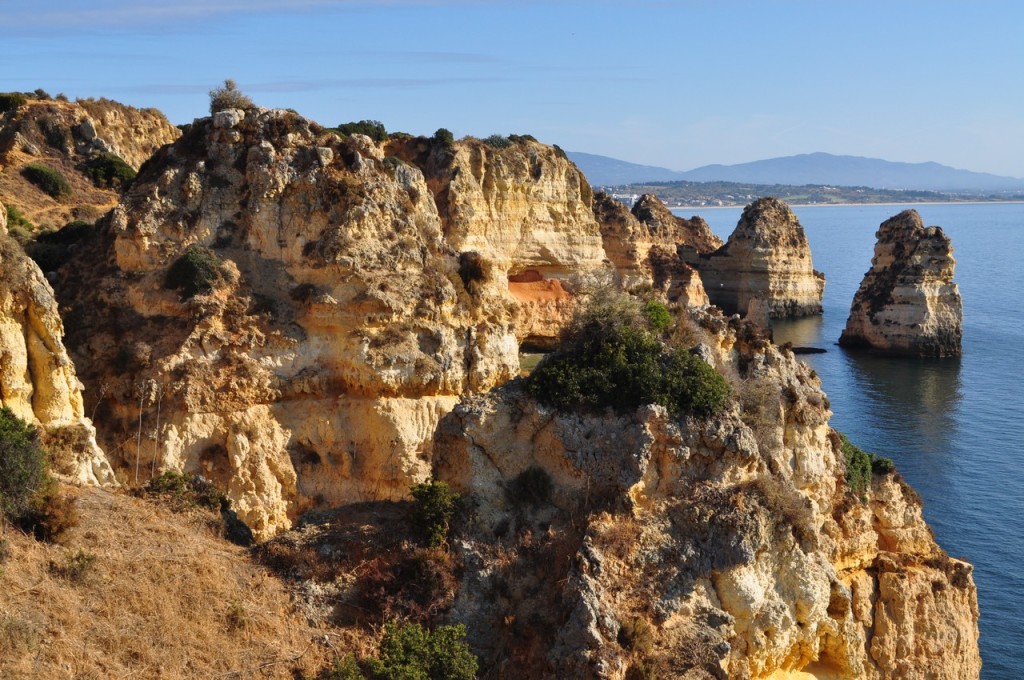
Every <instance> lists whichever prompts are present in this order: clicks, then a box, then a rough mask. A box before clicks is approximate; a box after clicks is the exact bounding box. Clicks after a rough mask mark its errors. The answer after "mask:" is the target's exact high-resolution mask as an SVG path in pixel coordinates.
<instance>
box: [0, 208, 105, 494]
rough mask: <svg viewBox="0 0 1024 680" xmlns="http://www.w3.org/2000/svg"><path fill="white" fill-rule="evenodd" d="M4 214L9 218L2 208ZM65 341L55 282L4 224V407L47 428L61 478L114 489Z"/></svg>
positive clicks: (0, 280) (0, 266)
mask: <svg viewBox="0 0 1024 680" xmlns="http://www.w3.org/2000/svg"><path fill="white" fill-rule="evenodd" d="M0 213H2V214H4V215H5V216H6V210H5V209H4V207H3V204H0ZM63 335H64V326H63V324H62V322H61V318H60V316H59V315H58V313H57V303H56V301H55V300H54V297H53V291H52V289H51V288H50V284H49V283H47V281H46V279H45V278H44V277H43V273H42V272H41V271H39V267H37V266H36V264H35V263H34V262H33V261H32V260H30V259H29V258H28V257H27V256H26V255H25V254H24V253H23V252H22V251H21V248H20V247H19V246H18V245H17V244H16V243H14V242H13V240H12V239H11V238H10V237H9V236H7V234H6V228H5V225H4V223H3V221H0V406H5V407H7V408H9V409H11V410H12V411H13V412H14V413H15V415H17V416H18V417H19V418H22V419H23V420H26V421H27V422H29V423H33V424H35V425H38V426H40V427H41V429H42V431H43V439H44V443H45V444H46V445H47V448H49V449H50V452H51V454H52V456H53V462H54V466H55V470H56V472H58V473H59V474H60V475H62V476H64V477H66V478H67V479H69V480H72V481H76V482H80V483H92V484H110V483H113V482H114V476H113V472H112V470H111V468H110V465H109V463H108V462H107V459H106V456H105V455H104V454H103V452H102V451H101V450H100V449H99V447H98V446H97V445H96V438H95V431H94V430H93V427H92V424H91V423H90V421H89V419H88V418H86V417H85V414H84V411H83V408H82V393H81V385H80V383H79V382H78V378H77V377H76V376H75V367H74V366H73V365H72V363H71V360H70V359H69V358H68V355H67V352H66V351H65V349H64V343H63Z"/></svg>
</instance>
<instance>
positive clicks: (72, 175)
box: [0, 99, 181, 228]
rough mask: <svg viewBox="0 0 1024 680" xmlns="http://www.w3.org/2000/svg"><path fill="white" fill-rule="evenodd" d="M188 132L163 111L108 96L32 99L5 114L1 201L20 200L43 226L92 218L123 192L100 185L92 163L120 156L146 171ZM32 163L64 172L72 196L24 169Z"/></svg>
mask: <svg viewBox="0 0 1024 680" xmlns="http://www.w3.org/2000/svg"><path fill="white" fill-rule="evenodd" d="M180 135H181V132H180V131H179V130H178V128H176V127H175V126H173V125H171V124H170V122H168V120H167V118H165V117H164V115H163V114H162V113H160V112H159V111H157V110H155V109H144V110H140V109H136V108H133V107H131V106H126V105H124V104H120V103H118V102H114V101H111V100H108V99H98V100H96V99H80V100H77V101H74V102H69V101H64V100H56V99H42V100H36V99H30V100H29V101H27V102H26V103H25V104H24V105H22V106H21V107H20V108H18V109H17V110H15V111H10V112H7V113H5V114H3V116H2V117H0V200H3V201H5V202H7V204H8V205H14V206H16V207H17V208H18V209H19V210H21V212H22V213H24V214H25V215H26V217H27V218H28V219H29V220H30V221H31V222H32V223H33V224H35V225H36V226H37V227H48V228H59V227H61V226H63V225H64V224H66V223H67V222H70V221H71V220H73V219H84V220H87V221H92V220H94V219H96V218H97V217H99V216H100V215H101V214H102V213H104V212H106V211H107V210H108V209H110V208H111V207H113V205H114V204H115V203H116V202H117V199H118V190H117V189H116V188H110V187H106V186H97V185H96V184H95V183H94V182H93V181H92V180H91V179H90V178H89V177H88V176H87V167H88V165H89V163H90V162H91V161H94V160H95V159H97V158H99V157H100V156H102V155H103V154H112V155H113V156H117V157H118V158H120V159H122V160H123V161H124V162H126V163H127V164H128V165H129V166H130V167H132V168H133V169H135V170H138V169H139V167H140V166H141V165H142V164H143V163H144V162H145V161H146V160H147V159H148V158H149V157H150V156H152V155H153V152H155V151H156V150H157V149H158V148H160V147H161V146H163V145H164V144H169V143H170V142H173V141H174V140H175V139H177V138H178V137H179V136H180ZM30 163H39V164H43V165H46V166H48V167H50V168H52V169H53V170H56V171H57V172H59V173H61V175H63V176H64V178H65V179H66V180H67V181H68V183H69V185H70V187H71V194H70V195H69V196H64V197H59V198H55V197H53V196H50V195H48V194H46V193H45V192H43V191H41V190H40V189H39V188H37V187H36V186H34V185H33V184H32V183H31V182H29V181H28V180H26V179H25V177H23V176H22V174H21V170H22V169H23V168H24V167H25V166H26V165H28V164H30Z"/></svg>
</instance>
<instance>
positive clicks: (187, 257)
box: [164, 245, 221, 300]
mask: <svg viewBox="0 0 1024 680" xmlns="http://www.w3.org/2000/svg"><path fill="white" fill-rule="evenodd" d="M220 266H221V262H220V259H219V258H218V257H217V256H216V255H215V254H213V253H212V252H210V251H209V250H207V249H206V248H203V247H202V246H197V245H193V246H189V248H188V250H186V251H185V254H184V255H182V256H181V257H179V258H178V259H177V260H176V261H175V262H174V264H172V265H171V266H170V268H169V269H168V270H167V277H166V278H165V279H164V287H165V288H170V289H171V290H176V291H178V293H180V294H181V299H182V300H188V299H189V298H192V297H193V296H195V295H197V294H199V293H208V292H210V291H211V290H213V288H214V285H215V284H216V283H217V281H219V280H220V278H221V271H220Z"/></svg>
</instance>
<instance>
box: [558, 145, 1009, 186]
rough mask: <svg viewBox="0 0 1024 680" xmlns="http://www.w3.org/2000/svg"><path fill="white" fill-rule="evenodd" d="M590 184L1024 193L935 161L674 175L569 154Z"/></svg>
mask: <svg viewBox="0 0 1024 680" xmlns="http://www.w3.org/2000/svg"><path fill="white" fill-rule="evenodd" d="M568 155H569V158H571V159H572V160H573V162H574V163H576V165H577V166H579V167H580V169H581V170H583V172H584V174H586V175H587V178H588V179H589V180H590V182H591V183H592V184H595V185H597V186H617V185H623V184H637V183H643V182H666V181H668V182H671V181H691V182H713V181H721V182H747V183H755V184H791V185H807V184H816V185H839V186H860V187H872V188H877V189H914V190H926V191H954V192H981V193H991V192H1004V191H1018V192H1019V191H1021V190H1024V179H1019V178H1015V177H1004V176H1000V175H994V174H990V173H984V172H973V171H970V170H960V169H957V168H952V167H949V166H946V165H941V164H939V163H934V162H928V163H901V162H894V161H887V160H882V159H878V158H865V157H861V156H837V155H833V154H829V153H823V152H818V153H810V154H799V155H796V156H784V157H780V158H769V159H764V160H759V161H753V162H750V163H740V164H736V165H719V164H715V165H705V166H701V167H699V168H695V169H693V170H689V171H685V172H682V171H673V170H668V169H666V168H660V167H656V166H648V165H639V164H635V163H629V162H627V161H621V160H618V159H615V158H609V157H607V156H597V155H594V154H586V153H578V152H574V151H570V152H568Z"/></svg>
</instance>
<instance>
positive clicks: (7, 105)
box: [0, 92, 28, 113]
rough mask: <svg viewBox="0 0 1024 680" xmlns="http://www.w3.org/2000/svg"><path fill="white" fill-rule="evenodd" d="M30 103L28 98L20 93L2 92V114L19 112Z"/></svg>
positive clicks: (0, 101)
mask: <svg viewBox="0 0 1024 680" xmlns="http://www.w3.org/2000/svg"><path fill="white" fill-rule="evenodd" d="M27 101H28V97H26V96H25V95H23V94H22V93H20V92H0V113H7V112H8V111H17V110H18V109H20V108H21V107H22V106H24V105H25V103H26V102H27Z"/></svg>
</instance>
